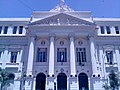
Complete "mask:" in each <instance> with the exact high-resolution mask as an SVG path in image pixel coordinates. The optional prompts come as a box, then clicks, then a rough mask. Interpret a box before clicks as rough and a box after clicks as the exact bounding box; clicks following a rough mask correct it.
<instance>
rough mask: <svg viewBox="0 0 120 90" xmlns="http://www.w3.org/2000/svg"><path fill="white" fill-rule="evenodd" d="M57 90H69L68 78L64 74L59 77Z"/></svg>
mask: <svg viewBox="0 0 120 90" xmlns="http://www.w3.org/2000/svg"><path fill="white" fill-rule="evenodd" d="M57 90H67V76H66V75H65V74H64V73H59V74H58V76H57Z"/></svg>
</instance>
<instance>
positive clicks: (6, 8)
mask: <svg viewBox="0 0 120 90" xmlns="http://www.w3.org/2000/svg"><path fill="white" fill-rule="evenodd" d="M58 3H59V0H0V18H11V17H22V18H25V17H30V16H31V14H32V12H33V11H49V10H50V9H52V8H54V7H55V6H56V5H57V4H58ZM65 3H66V4H67V5H68V6H70V7H71V8H72V9H74V10H75V11H92V15H93V17H120V0H65ZM30 8H31V9H30Z"/></svg>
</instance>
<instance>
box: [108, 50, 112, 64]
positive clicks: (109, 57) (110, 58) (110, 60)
mask: <svg viewBox="0 0 120 90" xmlns="http://www.w3.org/2000/svg"><path fill="white" fill-rule="evenodd" d="M106 58H107V62H108V63H109V64H112V63H113V51H106Z"/></svg>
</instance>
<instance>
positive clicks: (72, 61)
mask: <svg viewBox="0 0 120 90" xmlns="http://www.w3.org/2000/svg"><path fill="white" fill-rule="evenodd" d="M70 73H71V75H73V76H75V75H76V67H75V46H74V37H73V36H71V37H70Z"/></svg>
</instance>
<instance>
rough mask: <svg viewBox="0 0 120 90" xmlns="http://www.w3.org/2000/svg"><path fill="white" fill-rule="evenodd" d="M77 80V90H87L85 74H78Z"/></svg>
mask: <svg viewBox="0 0 120 90" xmlns="http://www.w3.org/2000/svg"><path fill="white" fill-rule="evenodd" d="M78 79H79V90H89V89H88V76H87V75H86V74H85V73H80V74H79V76H78Z"/></svg>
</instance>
